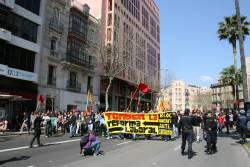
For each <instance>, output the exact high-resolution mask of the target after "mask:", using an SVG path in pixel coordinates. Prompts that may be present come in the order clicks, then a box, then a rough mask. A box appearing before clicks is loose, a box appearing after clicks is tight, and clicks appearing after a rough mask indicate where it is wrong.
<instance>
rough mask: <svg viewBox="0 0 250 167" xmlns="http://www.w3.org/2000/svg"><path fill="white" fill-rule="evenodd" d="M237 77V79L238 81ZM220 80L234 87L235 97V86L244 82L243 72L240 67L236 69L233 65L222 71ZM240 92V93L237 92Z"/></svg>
mask: <svg viewBox="0 0 250 167" xmlns="http://www.w3.org/2000/svg"><path fill="white" fill-rule="evenodd" d="M235 71H236V72H235ZM236 79H237V81H236ZM220 80H221V82H222V84H223V85H229V86H231V87H232V90H233V91H232V94H233V96H234V99H235V98H236V97H235V91H236V90H235V89H234V86H235V84H236V83H238V84H242V82H243V79H242V72H241V70H240V69H237V70H236V69H235V67H234V66H233V65H231V66H229V67H227V68H224V69H223V70H222V71H221V72H220ZM237 94H238V93H237Z"/></svg>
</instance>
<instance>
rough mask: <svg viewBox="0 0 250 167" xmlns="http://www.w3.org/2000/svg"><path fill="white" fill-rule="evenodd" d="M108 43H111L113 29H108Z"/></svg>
mask: <svg viewBox="0 0 250 167" xmlns="http://www.w3.org/2000/svg"><path fill="white" fill-rule="evenodd" d="M107 41H111V29H110V28H108V32H107Z"/></svg>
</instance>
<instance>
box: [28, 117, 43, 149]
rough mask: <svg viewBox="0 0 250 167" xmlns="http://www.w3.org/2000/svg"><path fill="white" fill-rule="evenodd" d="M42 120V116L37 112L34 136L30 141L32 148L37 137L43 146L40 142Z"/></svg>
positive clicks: (38, 142) (39, 144)
mask: <svg viewBox="0 0 250 167" xmlns="http://www.w3.org/2000/svg"><path fill="white" fill-rule="evenodd" d="M41 122H42V118H41V117H40V115H39V113H38V112H36V116H35V120H34V136H33V138H32V140H31V142H30V148H32V147H33V142H34V141H35V139H37V144H38V146H41V143H40V135H41Z"/></svg>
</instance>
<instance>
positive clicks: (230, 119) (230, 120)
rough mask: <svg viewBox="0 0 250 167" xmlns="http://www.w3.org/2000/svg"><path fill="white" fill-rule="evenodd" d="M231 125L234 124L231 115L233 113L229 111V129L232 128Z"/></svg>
mask: <svg viewBox="0 0 250 167" xmlns="http://www.w3.org/2000/svg"><path fill="white" fill-rule="evenodd" d="M233 125H234V116H233V113H232V112H230V114H229V127H230V130H232V129H233Z"/></svg>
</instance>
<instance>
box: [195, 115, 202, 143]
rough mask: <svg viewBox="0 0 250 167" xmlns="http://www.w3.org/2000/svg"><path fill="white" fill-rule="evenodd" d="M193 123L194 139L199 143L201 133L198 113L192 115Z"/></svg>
mask: <svg viewBox="0 0 250 167" xmlns="http://www.w3.org/2000/svg"><path fill="white" fill-rule="evenodd" d="M193 121H194V124H193V125H194V126H193V128H194V139H195V140H196V141H197V142H200V141H201V137H200V131H201V116H200V114H199V113H198V112H195V113H194V114H193Z"/></svg>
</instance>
